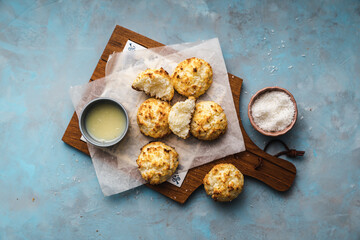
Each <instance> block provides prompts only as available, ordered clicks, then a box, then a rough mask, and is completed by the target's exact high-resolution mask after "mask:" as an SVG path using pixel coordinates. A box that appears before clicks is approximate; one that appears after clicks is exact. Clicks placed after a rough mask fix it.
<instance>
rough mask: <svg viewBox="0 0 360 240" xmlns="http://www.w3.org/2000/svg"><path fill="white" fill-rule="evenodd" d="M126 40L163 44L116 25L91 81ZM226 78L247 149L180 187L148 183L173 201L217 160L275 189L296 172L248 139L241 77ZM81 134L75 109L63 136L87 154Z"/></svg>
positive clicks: (192, 174) (196, 172) (194, 173)
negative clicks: (243, 120)
mask: <svg viewBox="0 0 360 240" xmlns="http://www.w3.org/2000/svg"><path fill="white" fill-rule="evenodd" d="M128 40H131V41H133V42H136V43H138V44H140V45H142V46H144V47H146V48H152V47H160V46H164V45H163V44H161V43H158V42H156V41H154V40H152V39H150V38H147V37H145V36H142V35H140V34H138V33H135V32H133V31H131V30H129V29H126V28H123V27H121V26H116V27H115V29H114V32H113V33H112V35H111V37H110V40H109V42H108V43H107V45H106V47H105V50H104V52H103V54H102V55H101V57H100V60H99V62H98V64H97V66H96V68H95V71H94V73H93V75H92V76H91V78H90V81H94V80H96V79H99V78H103V77H104V76H105V66H106V62H107V59H108V57H109V55H110V54H112V53H113V52H121V51H122V50H123V49H124V46H125V44H126V42H127V41H128ZM229 82H230V86H231V90H232V95H233V99H234V103H235V107H236V112H237V115H238V118H239V124H240V127H241V131H242V134H243V137H244V141H245V147H246V151H244V152H241V153H238V154H235V155H231V156H227V157H225V158H222V159H218V160H215V161H213V162H211V163H208V164H205V165H202V166H199V167H196V168H193V169H190V170H189V172H188V174H187V175H186V178H185V180H184V182H183V184H182V186H181V187H180V188H179V187H177V186H175V185H172V184H170V183H168V182H164V183H162V184H160V185H150V184H147V186H148V187H150V188H151V189H154V190H155V191H157V192H159V193H161V194H163V195H165V196H167V197H169V198H171V199H173V200H174V201H177V202H179V203H184V202H185V201H186V200H187V199H188V197H189V196H190V195H191V194H192V193H193V192H194V191H195V190H196V189H197V188H198V187H199V186H200V185H202V180H203V178H204V176H205V175H206V173H208V172H209V171H210V169H211V168H212V167H213V166H214V165H216V164H218V163H232V164H234V165H235V166H236V167H237V168H238V169H239V170H240V171H241V172H242V173H243V174H244V175H246V176H250V177H253V178H256V179H258V180H260V181H262V182H264V183H265V184H267V185H269V186H270V187H272V188H274V189H276V190H278V191H286V190H288V189H289V188H290V187H291V185H292V183H293V181H294V178H295V175H296V168H295V166H294V165H293V164H292V163H290V162H288V161H286V160H283V159H281V158H277V157H274V156H271V155H269V154H267V153H265V152H264V151H263V150H261V149H260V148H258V147H257V146H256V145H255V144H254V143H253V142H252V141H251V139H250V138H249V136H248V135H247V134H246V132H245V130H244V127H243V125H242V123H241V119H240V114H239V98H240V90H241V85H242V82H243V80H242V79H241V78H238V77H236V76H234V75H231V74H229ZM80 137H81V132H80V129H79V120H78V117H77V115H76V113H74V114H73V116H72V118H71V120H70V123H69V125H68V127H67V129H66V131H65V133H64V136H63V137H62V140H63V141H64V142H65V143H67V144H69V145H70V146H72V147H74V148H76V149H78V150H80V151H82V152H83V153H85V154H87V155H90V154H89V151H88V148H87V144H86V143H85V142H83V141H81V140H80Z"/></svg>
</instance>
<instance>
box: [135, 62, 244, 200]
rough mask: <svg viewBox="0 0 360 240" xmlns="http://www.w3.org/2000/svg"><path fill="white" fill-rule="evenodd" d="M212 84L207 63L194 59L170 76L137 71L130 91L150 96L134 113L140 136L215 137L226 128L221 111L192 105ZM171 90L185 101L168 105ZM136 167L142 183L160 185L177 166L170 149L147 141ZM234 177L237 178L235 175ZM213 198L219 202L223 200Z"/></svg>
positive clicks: (208, 104)
mask: <svg viewBox="0 0 360 240" xmlns="http://www.w3.org/2000/svg"><path fill="white" fill-rule="evenodd" d="M212 81H213V71H212V68H211V66H210V64H209V63H207V62H206V61H204V60H203V59H200V58H195V57H193V58H189V59H186V60H185V61H182V62H181V63H179V64H178V65H177V67H176V68H175V70H174V72H173V74H172V75H171V76H170V75H169V74H168V73H167V72H166V71H165V70H164V69H163V68H160V69H147V70H145V71H144V72H141V73H140V74H139V75H138V76H137V78H136V79H135V81H134V82H133V84H132V88H133V89H135V90H137V91H143V92H145V93H146V94H147V95H149V96H150V97H151V98H149V99H147V100H146V101H144V102H143V103H142V104H141V105H140V107H139V109H138V112H137V123H138V125H139V129H140V131H141V133H142V134H144V135H146V136H149V137H152V138H156V139H158V138H163V137H165V136H167V135H169V134H171V133H174V134H175V135H176V136H178V137H180V138H182V139H187V138H188V137H190V133H191V135H192V136H194V137H195V138H197V139H199V140H204V141H210V140H215V139H217V138H219V137H220V136H221V135H223V134H224V133H225V132H226V129H227V119H226V115H225V113H224V110H223V109H222V108H221V106H220V105H219V104H217V103H215V102H213V101H200V102H198V103H196V100H197V99H198V98H199V97H200V96H201V95H203V94H204V93H205V92H206V91H207V90H208V89H209V88H210V86H211V84H212ZM174 90H176V91H177V92H178V93H179V94H180V95H182V96H185V97H187V99H186V100H185V101H180V102H177V103H175V104H174V105H173V106H171V105H170V101H171V100H172V98H173V97H174V92H175V91H174ZM137 164H138V167H139V170H140V173H141V175H142V177H143V178H144V179H145V180H146V181H148V182H149V183H150V184H160V183H162V182H164V181H166V180H167V179H168V178H170V177H171V175H172V174H173V173H174V172H175V170H176V168H177V166H178V164H179V162H178V154H177V152H176V151H175V149H174V148H172V147H170V146H167V145H166V144H164V143H162V142H159V141H156V142H151V143H149V144H147V145H145V146H144V147H143V148H142V149H141V153H140V155H139V157H138V159H137ZM236 170H237V169H236ZM231 171H232V170H231ZM234 171H235V170H234ZM237 171H238V172H240V171H239V170H237ZM234 174H235V173H234ZM240 174H241V173H240ZM235 175H236V176H237V175H238V174H237V172H236V174H235ZM235 175H234V176H235ZM241 176H242V174H241ZM208 179H209V177H208ZM239 181H240V180H239ZM242 181H243V180H242ZM213 182H214V181H210V180H207V181H206V185H205V179H204V185H205V186H208V187H206V189H214V188H213V187H211V186H210V185H211V183H213ZM231 184H233V182H231ZM237 186H238V185H237ZM239 186H240V185H239ZM224 188H226V186H224ZM239 189H240V192H241V189H242V185H241V188H240V187H239V188H236V190H237V191H238V192H239ZM207 192H209V191H207ZM210 192H211V191H210ZM240 192H239V193H240ZM233 195H234V194H233ZM233 195H232V196H233ZM236 196H237V195H236ZM213 198H214V197H213ZM214 199H215V200H219V201H223V200H224V199H226V198H222V197H215V198H214ZM227 199H228V201H229V200H232V199H230V198H227Z"/></svg>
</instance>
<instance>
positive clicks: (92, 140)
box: [79, 98, 129, 147]
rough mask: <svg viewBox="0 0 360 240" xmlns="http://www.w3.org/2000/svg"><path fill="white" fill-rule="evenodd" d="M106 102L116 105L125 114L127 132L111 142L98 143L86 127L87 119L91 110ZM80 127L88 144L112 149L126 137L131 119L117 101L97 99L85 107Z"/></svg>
mask: <svg viewBox="0 0 360 240" xmlns="http://www.w3.org/2000/svg"><path fill="white" fill-rule="evenodd" d="M104 102H110V103H114V104H115V105H116V106H117V107H119V109H120V110H121V111H122V112H123V113H124V115H125V118H126V126H125V130H124V132H123V133H122V134H121V135H120V136H118V137H117V138H115V139H113V140H111V141H104V142H102V141H98V140H96V139H95V138H93V137H91V135H90V134H89V132H88V131H87V129H86V125H85V119H86V116H87V114H88V112H89V110H90V109H91V108H92V107H94V106H95V105H96V104H99V103H104ZM79 127H80V131H81V133H82V135H83V136H84V138H85V139H86V141H87V142H89V143H91V144H93V145H95V146H98V147H110V146H113V145H115V144H117V143H118V142H120V141H121V140H122V139H123V138H124V137H125V135H126V133H127V131H128V128H129V117H128V114H127V112H126V110H125V108H124V107H123V105H121V104H120V103H118V102H117V101H115V100H113V99H111V98H96V99H94V100H92V101H90V102H89V103H88V104H86V105H85V107H84V109H83V111H82V113H81V115H80V119H79Z"/></svg>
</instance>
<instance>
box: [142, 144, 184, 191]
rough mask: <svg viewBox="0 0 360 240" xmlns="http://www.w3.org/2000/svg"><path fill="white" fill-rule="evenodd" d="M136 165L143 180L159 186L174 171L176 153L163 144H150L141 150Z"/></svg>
mask: <svg viewBox="0 0 360 240" xmlns="http://www.w3.org/2000/svg"><path fill="white" fill-rule="evenodd" d="M136 163H137V165H138V168H139V171H140V173H141V176H142V178H143V179H145V180H146V181H147V182H149V183H150V184H160V183H162V182H165V181H166V180H167V179H169V178H170V177H171V176H172V175H173V174H174V172H175V171H176V168H177V167H178V165H179V161H178V153H177V152H176V151H175V149H174V148H172V147H170V146H168V145H166V144H165V143H162V142H151V143H149V144H146V145H145V146H144V147H142V148H141V153H140V155H139V157H138V159H137V160H136Z"/></svg>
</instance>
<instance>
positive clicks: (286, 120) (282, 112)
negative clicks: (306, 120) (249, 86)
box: [251, 91, 295, 132]
mask: <svg viewBox="0 0 360 240" xmlns="http://www.w3.org/2000/svg"><path fill="white" fill-rule="evenodd" d="M251 112H252V117H253V119H254V122H255V124H256V125H257V126H259V127H260V128H261V129H263V130H265V131H270V132H274V131H282V130H284V129H285V128H286V127H287V126H289V125H290V124H291V122H292V120H293V118H294V114H295V106H294V104H293V102H292V101H291V98H290V96H289V95H288V94H286V93H285V92H282V91H270V92H266V93H264V94H262V95H260V96H259V97H258V98H257V99H256V100H255V101H254V103H253V105H252V108H251Z"/></svg>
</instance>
